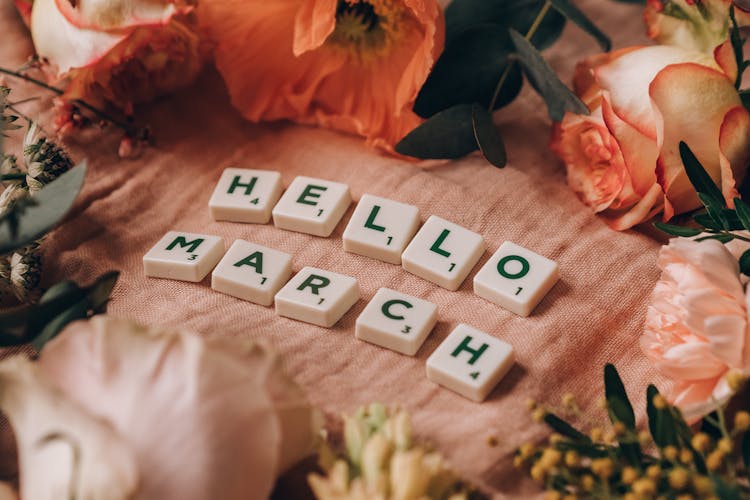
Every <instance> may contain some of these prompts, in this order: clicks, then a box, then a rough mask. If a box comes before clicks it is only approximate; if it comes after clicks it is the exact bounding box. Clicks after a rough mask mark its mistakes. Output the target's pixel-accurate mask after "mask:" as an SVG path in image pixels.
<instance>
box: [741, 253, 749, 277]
mask: <svg viewBox="0 0 750 500" xmlns="http://www.w3.org/2000/svg"><path fill="white" fill-rule="evenodd" d="M740 272H742V274H744V275H746V276H750V250H745V251H744V252H742V255H741V256H740Z"/></svg>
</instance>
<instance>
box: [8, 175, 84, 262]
mask: <svg viewBox="0 0 750 500" xmlns="http://www.w3.org/2000/svg"><path fill="white" fill-rule="evenodd" d="M85 175H86V165H85V162H84V163H83V164H81V165H79V166H77V167H75V168H72V169H70V170H69V171H67V172H65V173H64V174H62V175H61V176H60V177H58V178H57V179H55V180H54V181H52V182H51V183H49V184H47V185H46V186H45V187H43V188H42V189H41V190H40V191H39V192H38V193H36V195H34V198H33V199H34V201H35V202H36V204H35V205H33V206H30V207H26V208H25V210H24V212H23V214H22V215H21V216H20V217H19V218H18V230H17V235H16V236H15V237H13V235H12V234H11V228H10V226H9V225H8V224H2V225H0V254H4V253H8V252H10V251H13V250H15V249H17V248H21V247H23V246H26V245H28V244H30V243H32V242H34V241H36V240H37V239H39V238H40V237H41V236H43V235H44V234H46V233H47V232H49V231H50V230H51V229H52V228H53V227H55V226H56V225H57V224H58V223H59V222H60V221H61V220H62V219H63V218H64V217H65V215H66V214H67V213H68V210H70V208H71V207H72V206H73V202H74V201H75V199H76V196H78V192H79V191H80V190H81V186H82V185H83V178H84V177H85Z"/></svg>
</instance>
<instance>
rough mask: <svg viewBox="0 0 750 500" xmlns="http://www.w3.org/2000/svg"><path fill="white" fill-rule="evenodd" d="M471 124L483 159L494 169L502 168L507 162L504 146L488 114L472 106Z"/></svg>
mask: <svg viewBox="0 0 750 500" xmlns="http://www.w3.org/2000/svg"><path fill="white" fill-rule="evenodd" d="M471 122H472V125H473V127H474V138H475V139H476V141H477V144H478V145H479V149H480V150H481V151H482V154H483V155H484V157H485V158H486V159H487V161H488V162H490V163H492V164H493V165H495V166H496V167H498V168H503V167H504V166H505V164H506V163H507V161H508V157H507V155H506V154H505V144H503V139H502V137H500V133H499V132H498V131H497V129H496V128H495V124H494V123H493V121H492V115H491V114H490V112H489V111H487V109H486V108H483V107H482V106H479V105H478V104H474V105H473V106H472V108H471Z"/></svg>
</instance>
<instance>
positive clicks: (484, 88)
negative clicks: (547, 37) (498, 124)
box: [414, 24, 523, 118]
mask: <svg viewBox="0 0 750 500" xmlns="http://www.w3.org/2000/svg"><path fill="white" fill-rule="evenodd" d="M513 51H514V46H513V42H512V41H511V39H510V35H508V32H507V30H506V29H504V28H503V27H501V26H498V25H496V24H481V25H477V26H473V27H471V28H469V29H468V30H466V31H464V32H463V33H461V34H460V35H458V36H457V37H456V38H455V39H454V40H453V41H451V42H450V43H449V44H448V45H447V46H446V47H445V50H444V51H443V53H442V54H441V55H440V58H439V59H438V60H437V61H436V62H435V66H434V67H433V68H432V71H431V72H430V75H429V76H428V77H427V81H425V83H424V85H423V86H422V88H421V90H420V91H419V95H418V96H417V99H416V101H415V103H414V112H415V113H417V114H418V115H420V116H422V117H424V118H427V117H430V116H432V115H434V114H435V113H437V112H439V111H442V110H444V109H446V108H449V107H451V106H455V105H457V104H471V103H478V104H481V105H482V106H484V107H485V108H488V107H489V105H490V102H491V101H492V97H493V95H494V93H495V88H496V87H497V85H498V81H499V80H500V76H501V75H502V74H503V72H504V71H505V70H506V68H507V67H508V65H509V64H511V65H512V66H511V68H510V69H509V71H510V73H508V76H507V78H506V79H505V82H504V83H503V87H502V89H501V90H500V94H499V97H498V99H497V101H496V103H495V109H498V108H500V107H502V106H505V105H506V104H508V103H509V102H511V101H512V100H513V99H515V98H516V96H517V95H518V93H519V92H520V90H521V86H522V84H523V74H522V71H521V68H520V67H519V66H518V65H517V64H515V63H514V62H512V61H511V59H510V57H509V56H510V55H511V54H512V53H513Z"/></svg>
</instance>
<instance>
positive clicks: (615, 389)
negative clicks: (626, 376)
mask: <svg viewBox="0 0 750 500" xmlns="http://www.w3.org/2000/svg"><path fill="white" fill-rule="evenodd" d="M604 394H605V396H606V398H607V410H608V412H609V419H610V420H611V421H612V423H615V422H622V423H623V424H625V425H626V426H627V427H628V428H629V429H635V413H634V412H633V406H632V405H631V404H630V399H628V394H627V392H626V391H625V386H624V385H623V383H622V379H621V378H620V374H619V373H617V369H616V368H615V366H614V365H613V364H611V363H607V364H606V365H605V366H604Z"/></svg>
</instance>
